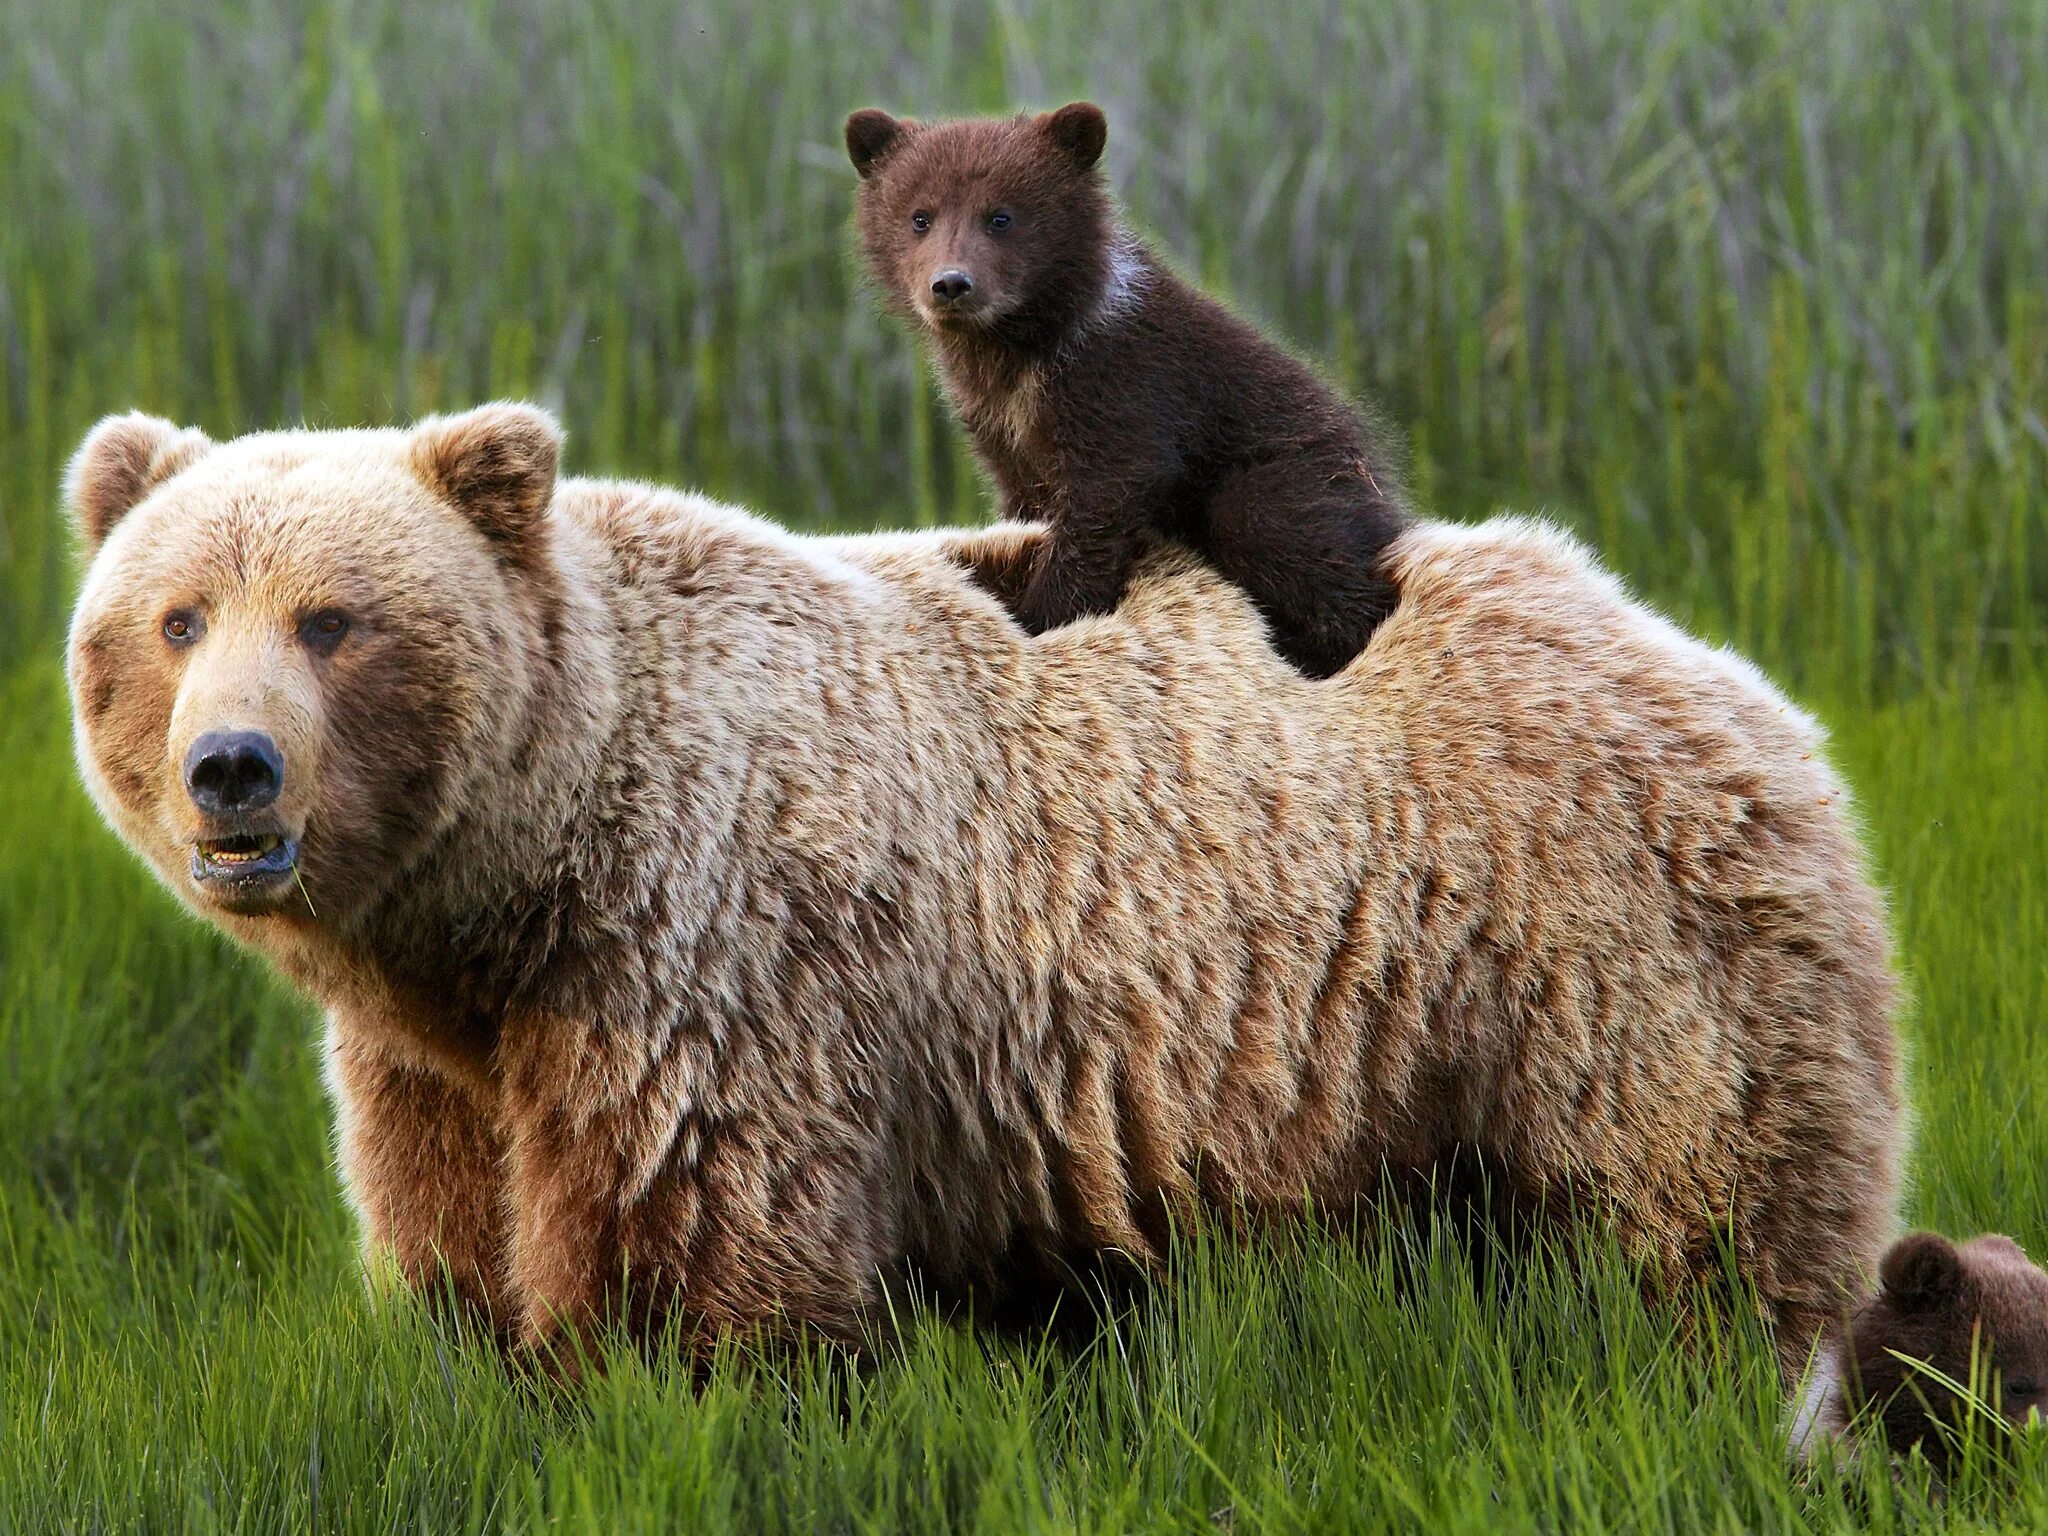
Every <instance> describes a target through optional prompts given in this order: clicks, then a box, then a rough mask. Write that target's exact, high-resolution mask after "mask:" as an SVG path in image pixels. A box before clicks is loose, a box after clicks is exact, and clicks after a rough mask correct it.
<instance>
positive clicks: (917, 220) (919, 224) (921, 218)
mask: <svg viewBox="0 0 2048 1536" xmlns="http://www.w3.org/2000/svg"><path fill="white" fill-rule="evenodd" d="M910 227H911V228H912V229H914V230H916V231H917V232H918V233H919V234H920V235H921V234H923V233H924V232H925V231H926V230H928V229H930V228H931V227H932V216H931V215H930V214H928V213H926V212H925V211H924V210H923V209H922V208H920V209H918V210H917V212H915V213H913V214H912V215H911V216H910Z"/></svg>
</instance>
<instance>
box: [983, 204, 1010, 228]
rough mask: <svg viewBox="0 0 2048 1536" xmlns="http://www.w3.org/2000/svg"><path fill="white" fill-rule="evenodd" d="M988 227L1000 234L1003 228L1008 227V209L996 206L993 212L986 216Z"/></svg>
mask: <svg viewBox="0 0 2048 1536" xmlns="http://www.w3.org/2000/svg"><path fill="white" fill-rule="evenodd" d="M988 227H989V228H990V229H992V230H994V231H995V232H996V233H997V234H1001V233H1002V232H1003V231H1004V230H1006V229H1008V228H1009V227H1010V210H1009V209H1007V208H998V209H997V210H996V211H995V212H994V213H992V214H990V215H989V216H988Z"/></svg>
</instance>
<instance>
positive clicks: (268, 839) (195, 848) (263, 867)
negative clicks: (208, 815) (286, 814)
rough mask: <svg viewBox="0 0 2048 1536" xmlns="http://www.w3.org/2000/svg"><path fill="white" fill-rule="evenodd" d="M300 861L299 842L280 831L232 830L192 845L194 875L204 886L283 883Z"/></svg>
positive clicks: (249, 887) (241, 887) (247, 886)
mask: <svg viewBox="0 0 2048 1536" xmlns="http://www.w3.org/2000/svg"><path fill="white" fill-rule="evenodd" d="M298 862H299V845H298V844H297V843H295V842H293V841H292V840H291V839H290V838H288V837H285V836H284V835H283V834H281V833H277V832H232V833H229V834H228V835H226V836H225V837H202V838H200V839H199V841H198V842H196V843H194V844H193V845H192V878H193V879H194V880H195V881H197V882H198V883H199V884H200V885H202V886H215V887H224V888H227V889H231V890H235V891H240V892H247V891H251V890H253V889H254V888H255V887H258V886H266V885H270V884H273V883H275V884H282V883H283V882H284V881H285V879H286V878H287V877H289V876H290V875H291V874H292V872H293V871H294V870H295V869H296V868H297V866H298Z"/></svg>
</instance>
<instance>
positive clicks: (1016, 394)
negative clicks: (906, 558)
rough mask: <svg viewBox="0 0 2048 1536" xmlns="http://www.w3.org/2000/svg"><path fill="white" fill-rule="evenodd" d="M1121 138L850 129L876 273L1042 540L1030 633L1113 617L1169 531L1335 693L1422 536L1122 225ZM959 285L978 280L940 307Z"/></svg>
mask: <svg viewBox="0 0 2048 1536" xmlns="http://www.w3.org/2000/svg"><path fill="white" fill-rule="evenodd" d="M1107 131H1108V130H1107V125H1106V123H1105V122H1104V119H1103V116H1102V113H1101V112H1100V111H1099V110H1098V109H1097V108H1095V107H1093V106H1091V105H1089V104H1088V103H1086V102H1076V103H1075V104H1073V105H1072V106H1067V107H1062V108H1061V109H1060V110H1059V111H1058V112H1053V113H1048V114H1046V115H1045V116H1042V117H1020V118H1011V119H1006V120H1002V121H987V120H970V121H964V122H947V123H913V122H905V121H899V120H898V119H896V118H892V117H890V116H889V115H888V114H887V113H883V112H877V111H873V110H869V111H865V112H856V113H855V114H854V115H853V116H852V118H850V119H849V120H848V122H847V126H846V142H847V150H848V152H849V154H850V155H851V156H852V158H853V162H854V165H855V166H856V167H857V168H858V169H859V171H860V173H861V177H862V181H861V188H860V197H859V221H860V238H861V247H862V250H863V253H864V254H865V256H866V259H867V263H868V267H869V270H870V272H871V274H872V275H873V277H874V280H875V284H876V286H877V288H878V289H879V290H880V292H881V294H882V295H883V298H884V300H885V301H886V302H887V303H888V304H889V306H890V307H891V308H892V309H894V310H895V311H897V312H898V313H899V314H901V315H903V316H904V317H905V318H906V319H908V320H909V321H910V322H911V323H912V324H913V325H914V326H915V327H916V328H917V330H918V332H919V333H920V334H921V335H922V336H923V337H924V338H925V340H926V341H927V342H929V344H930V345H931V347H932V349H933V351H934V352H935V354H936V355H937V358H938V361H939V366H940V371H941V373H942V374H943V376H944V378H945V381H946V392H947V394H948V395H949V396H950V397H951V399H952V402H953V405H954V408H955V409H956V410H958V411H959V412H960V416H961V419H962V420H963V421H964V422H965V423H966V425H967V428H968V430H969V431H970V432H971V433H972V434H973V437H974V446H975V450H976V452H977V453H979V455H980V456H981V459H982V462H983V463H984V464H985V465H986V466H987V467H988V471H989V473H990V474H991V475H992V476H993V477H994V479H995V482H996V485H997V488H998V489H999V490H1000V492H1001V494H1002V510H1003V515H1004V516H1005V517H1008V518H1012V519H1020V520H1026V521H1043V522H1045V523H1047V524H1048V526H1049V530H1050V532H1049V536H1048V537H1047V538H1046V540H1045V541H1044V542H1043V543H1042V544H1041V545H1040V547H1039V553H1038V555H1037V556H1036V564H1035V568H1034V569H1033V570H1032V572H1031V575H1030V579H1029V580H1028V582H1026V583H1025V584H1024V585H1023V586H1022V588H1021V590H1019V591H1018V592H1017V594H1016V600H1015V604H1014V606H1015V609H1016V612H1017V615H1018V617H1019V618H1020V619H1021V620H1022V621H1023V623H1024V625H1025V627H1026V628H1027V629H1030V630H1032V631H1034V632H1039V631H1043V630H1046V629H1051V628H1054V627H1055V626H1058V625H1061V624H1067V623H1071V622H1072V621H1073V620H1075V619H1077V618H1080V617H1081V616H1082V615H1084V614H1091V613H1107V612H1108V611H1109V610H1110V609H1112V608H1114V607H1115V606H1116V605H1117V602H1118V600H1119V599H1120V598H1121V597H1122V595H1123V591H1124V587H1125V584H1126V583H1127V582H1128V581H1129V579H1130V576H1131V572H1132V571H1133V570H1134V569H1135V568H1136V566H1137V562H1138V560H1139V558H1140V556H1141V554H1142V553H1143V551H1144V550H1145V549H1146V548H1147V547H1148V543H1149V541H1150V539H1151V538H1152V536H1154V535H1158V534H1164V535H1166V536H1168V537H1171V538H1175V539H1179V540H1182V541H1183V542H1185V543H1187V544H1189V545H1190V546H1191V547H1193V548H1194V549H1195V550H1197V551H1198V552H1200V553H1201V554H1202V555H1203V556H1204V557H1205V558H1207V559H1208V560H1209V561H1210V562H1211V563H1212V564H1214V565H1215V567H1216V569H1217V570H1219V571H1221V572H1222V573H1223V574H1224V575H1225V576H1227V577H1229V578H1230V579H1231V580H1232V581H1235V582H1237V583H1238V584H1239V585H1241V586H1242V587H1244V589H1245V590H1246V591H1247V592H1249V593H1250V594H1251V596H1252V600H1253V601H1254V602H1256V603H1257V604H1258V606H1259V608H1260V611H1261V612H1263V613H1264V614H1265V616H1266V618H1267V620H1268V621H1269V622H1270V623H1271V624H1272V626H1273V630H1274V635H1275V639H1276V643H1277V644H1278V645H1279V647H1280V649H1281V650H1282V651H1283V652H1284V653H1286V655H1287V656H1288V657H1290V658H1291V659H1292V660H1293V661H1294V662H1295V663H1296V664H1297V665H1298V666H1300V667H1301V668H1302V669H1303V670H1305V671H1307V672H1308V673H1310V674H1311V675H1312V676H1316V677H1326V676H1328V675H1329V674H1331V673H1333V672H1335V671H1337V670H1338V669H1339V668H1341V667H1342V666H1343V665H1344V664H1345V663H1346V662H1348V661H1350V660H1351V658H1352V657H1353V656H1355V655H1357V654H1358V651H1359V648H1360V647H1361V646H1363V645H1364V644H1365V642H1366V639H1367V637H1368V636H1370V635H1371V634H1372V632H1373V628H1374V626H1376V625H1377V624H1379V623H1380V622H1381V621H1382V620H1383V619H1385V617H1386V616H1387V614H1388V613H1390V612H1391V611H1392V610H1393V607H1394V603H1395V601H1396V595H1397V594H1396V586H1395V583H1394V582H1393V580H1392V579H1391V577H1390V576H1389V574H1388V572H1387V571H1386V570H1385V569H1384V568H1383V566H1382V564H1381V560H1380V556H1381V552H1382V551H1383V550H1384V549H1385V548H1386V545H1387V543H1388V541H1389V540H1391V539H1392V538H1394V537H1395V536H1396V535H1397V534H1398V533H1399V532H1400V531H1401V529H1402V528H1403V527H1405V526H1406V525H1407V522H1408V513H1407V505H1406V500H1405V497H1404V494H1403V492H1402V489H1401V485H1400V479H1399V471H1398V467H1397V464H1398V461H1397V458H1396V456H1395V455H1394V453H1393V452H1392V451H1391V449H1390V448H1389V447H1388V445H1387V444H1386V443H1385V442H1384V441H1383V440H1381V439H1379V438H1378V436H1377V435H1376V434H1375V433H1374V431H1373V430H1372V429H1371V428H1370V426H1369V424H1368V423H1367V421H1366V420H1365V419H1364V418H1362V417H1361V416H1360V415H1359V413H1358V412H1357V411H1355V410H1353V409H1352V408H1351V407H1350V406H1348V405H1347V404H1346V403H1345V402H1344V401H1343V400H1342V399H1341V398H1340V397H1339V396H1338V395H1337V393H1336V391H1334V390H1333V389H1331V388H1330V387H1329V385H1327V384H1325V383H1324V382H1323V381H1322V380H1321V379H1319V378H1317V377H1316V375H1315V373H1314V372H1313V370H1311V369H1310V368H1309V367H1307V365H1305V364H1304V363H1302V362H1301V361H1300V360H1299V359H1298V358H1295V357H1293V356H1291V355H1290V354H1289V353H1288V352H1287V351H1286V350H1285V349H1283V348H1281V347H1279V346H1277V345H1276V344H1274V343H1273V342H1272V341H1269V340H1268V339H1267V338H1266V337H1264V336H1262V335H1261V334H1260V333H1259V331H1258V330H1257V328H1256V327H1254V326H1252V325H1249V324H1247V323H1246V322H1245V321H1244V320H1242V319H1240V318H1239V317H1238V316H1236V315H1234V314H1232V313H1231V312H1230V311H1229V310H1228V309H1226V308H1224V307H1223V306H1222V305H1221V304H1219V303H1217V302H1216V301H1215V300H1214V299H1211V298H1209V297H1208V296H1207V295H1205V294H1203V293H1201V292H1199V291H1198V290H1196V289H1195V288H1192V287H1190V286H1189V285H1188V284H1186V283H1184V282H1182V281H1181V280H1180V279H1179V278H1178V277H1176V276H1174V274H1173V273H1172V272H1171V271H1170V270H1169V269H1168V268H1167V266H1166V265H1165V263H1163V262H1162V261H1160V260H1159V259H1158V258H1157V257H1156V256H1154V255H1153V254H1152V253H1151V252H1150V251H1148V250H1147V249H1146V248H1145V247H1144V246H1143V245H1142V244H1140V243H1139V242H1138V241H1137V240H1136V239H1135V238H1134V237H1133V236H1132V235H1131V234H1130V233H1129V232H1128V231H1127V230H1124V229H1122V228H1120V227H1119V226H1118V224H1117V221H1116V217H1115V211H1114V209H1113V208H1112V207H1111V205H1110V200H1109V193H1108V191H1107V189H1106V188H1105V187H1104V186H1103V184H1102V176H1101V173H1100V171H1099V170H1098V169H1097V168H1096V161H1097V157H1098V156H1099V155H1100V154H1101V153H1102V146H1103V141H1104V136H1105V134H1106V133H1107ZM918 221H923V222H924V223H925V224H926V225H927V226H928V227H926V228H923V229H920V228H918ZM947 275H950V277H951V280H952V281H953V282H955V283H958V282H959V281H962V280H965V281H968V282H970V283H971V284H972V286H971V288H970V289H968V290H967V291H966V292H964V293H962V294H961V295H960V296H959V297H957V298H954V299H952V300H950V301H947V300H942V299H941V298H940V297H939V296H938V294H936V293H935V290H934V281H935V279H939V278H942V277H945V276H947Z"/></svg>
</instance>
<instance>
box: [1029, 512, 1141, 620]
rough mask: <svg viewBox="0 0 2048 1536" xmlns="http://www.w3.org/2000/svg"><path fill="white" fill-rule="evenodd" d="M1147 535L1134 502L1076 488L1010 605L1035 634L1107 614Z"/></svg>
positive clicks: (1049, 529) (1046, 535) (1045, 537)
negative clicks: (1025, 580)
mask: <svg viewBox="0 0 2048 1536" xmlns="http://www.w3.org/2000/svg"><path fill="white" fill-rule="evenodd" d="M1150 530H1151V522H1150V519H1149V518H1148V517H1147V516H1146V514H1145V512H1144V511H1143V509H1142V508H1141V507H1139V506H1138V505H1137V504H1136V503H1134V502H1132V501H1130V500H1128V499H1126V498H1124V497H1121V496H1118V495H1115V494H1112V493H1111V492H1109V491H1107V490H1103V489H1093V488H1077V489H1076V490H1075V491H1073V492H1070V493H1069V495H1068V496H1067V497H1066V498H1065V499H1064V500H1063V502H1062V505H1061V507H1060V510H1059V514H1058V516H1057V517H1056V518H1055V519H1054V521H1053V522H1052V523H1051V525H1050V526H1049V527H1048V528H1047V529H1046V532H1045V536H1044V537H1043V538H1042V539H1041V540H1040V541H1039V545H1038V555H1037V559H1036V561H1035V563H1034V564H1033V567H1032V571H1031V576H1030V579H1029V581H1027V582H1026V583H1025V586H1024V591H1023V593H1022V594H1021V595H1020V596H1019V598H1018V600H1017V602H1016V603H1015V605H1014V610H1015V612H1016V615H1017V622H1018V623H1020V624H1022V625H1023V626H1024V628H1026V629H1027V630H1029V631H1030V632H1031V633H1032V634H1034V635H1040V634H1044V633H1045V632H1046V631H1047V630H1049V629H1058V628H1059V627H1060V626H1061V625H1063V624H1071V623H1073V622H1074V621H1075V620H1076V619H1082V618H1087V617H1088V616H1089V615H1091V614H1100V613H1109V612H1111V611H1112V610H1113V609H1114V608H1115V607H1116V605H1117V604H1118V603H1119V602H1120V601H1122V599H1123V595H1124V587H1125V585H1126V584H1127V583H1128V582H1129V581H1130V577H1131V570H1132V568H1133V567H1134V566H1135V565H1136V564H1137V561H1138V554H1139V552H1140V550H1141V549H1142V548H1143V547H1144V544H1145V539H1146V536H1147V534H1148V533H1149V532H1150Z"/></svg>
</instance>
